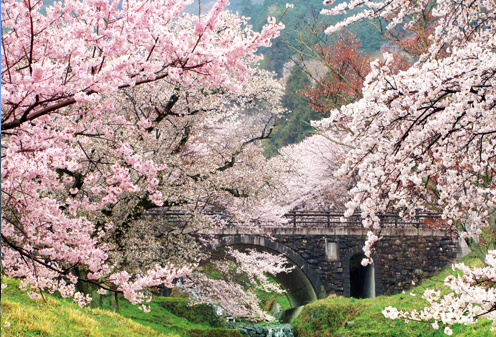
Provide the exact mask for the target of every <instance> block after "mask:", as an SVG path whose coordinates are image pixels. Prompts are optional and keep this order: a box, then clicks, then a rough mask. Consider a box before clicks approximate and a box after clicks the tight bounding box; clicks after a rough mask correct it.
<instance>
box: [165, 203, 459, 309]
mask: <svg viewBox="0 0 496 337" xmlns="http://www.w3.org/2000/svg"><path fill="white" fill-rule="evenodd" d="M181 214H184V213H182V212H168V211H166V212H161V215H162V216H165V217H167V218H168V219H170V221H171V222H181V221H183V220H181ZM157 215H158V213H157ZM218 216H219V214H217V215H213V217H218ZM342 216H343V213H341V212H334V213H333V212H315V211H312V212H308V211H303V212H291V213H289V214H287V215H286V217H287V218H288V223H287V224H286V225H285V226H271V225H270V224H269V225H267V224H266V225H264V226H263V227H264V228H262V230H261V232H262V233H263V234H253V232H252V231H251V232H250V231H249V230H248V229H245V228H243V227H237V226H232V227H231V228H226V229H223V230H218V231H216V232H215V236H216V238H217V242H218V244H217V245H216V246H215V247H210V248H211V249H214V250H215V249H222V248H223V247H235V248H240V249H245V248H252V249H257V250H262V251H269V252H273V253H278V254H283V255H284V256H286V258H287V259H288V261H289V263H290V264H291V265H293V266H294V267H295V268H294V269H293V271H292V272H291V273H290V274H281V275H277V276H276V277H275V279H276V281H277V282H279V284H280V285H281V286H282V287H283V288H284V289H285V290H286V292H287V297H288V300H289V302H290V304H291V306H292V307H293V308H297V307H299V306H301V305H304V304H306V303H309V302H311V301H313V300H316V299H320V298H324V297H326V296H328V295H330V294H336V295H341V296H345V297H355V298H373V297H375V296H379V295H391V294H395V293H399V292H401V291H403V290H407V289H409V288H410V287H411V286H412V281H415V282H418V281H419V280H420V279H422V278H423V277H429V276H432V275H434V274H436V273H438V272H439V271H440V270H441V269H443V268H444V267H446V266H447V265H449V264H451V263H452V262H454V261H455V259H457V258H461V257H463V256H464V255H466V254H467V253H468V248H467V246H466V244H465V243H464V241H463V240H460V239H458V238H457V236H456V235H453V233H449V232H447V231H444V230H439V229H434V228H433V227H435V225H436V219H437V218H438V217H439V215H436V214H433V213H430V214H418V215H417V216H415V217H413V218H412V219H410V220H403V219H401V218H399V217H398V215H397V214H382V215H380V218H381V225H382V229H381V230H380V232H379V233H376V234H377V235H379V236H380V237H382V239H381V240H379V241H378V242H377V243H376V245H375V252H374V255H373V259H374V263H373V264H371V265H369V266H366V267H364V266H362V265H361V261H362V259H363V258H364V254H363V249H362V247H363V246H364V243H365V240H366V238H367V232H368V230H367V229H365V228H363V227H362V225H361V219H360V216H359V215H357V214H355V215H353V216H352V217H350V218H346V221H343V218H342Z"/></svg>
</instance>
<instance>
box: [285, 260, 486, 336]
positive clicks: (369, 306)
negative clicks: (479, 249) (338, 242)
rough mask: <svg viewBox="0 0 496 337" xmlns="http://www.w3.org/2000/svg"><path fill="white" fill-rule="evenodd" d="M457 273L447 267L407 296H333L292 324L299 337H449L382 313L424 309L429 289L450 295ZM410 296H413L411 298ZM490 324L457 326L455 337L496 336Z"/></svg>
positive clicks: (478, 263) (473, 262) (315, 304)
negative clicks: (448, 281) (446, 282)
mask: <svg viewBox="0 0 496 337" xmlns="http://www.w3.org/2000/svg"><path fill="white" fill-rule="evenodd" d="M462 262H464V263H465V264H467V265H469V266H472V267H474V266H478V267H480V266H482V262H481V261H480V260H479V259H477V258H476V257H475V255H473V254H470V255H469V256H467V257H465V258H464V259H463V260H462ZM453 274H456V273H455V272H453V270H452V269H451V268H450V267H448V268H446V269H445V270H444V271H443V272H441V273H440V274H438V275H436V276H434V277H432V278H430V279H426V280H424V282H422V284H421V285H420V286H418V287H415V288H412V289H411V290H410V291H409V292H408V293H406V294H397V295H394V296H379V297H377V298H374V299H354V298H344V297H336V296H330V297H328V298H326V299H323V300H319V301H316V302H313V303H312V304H309V305H307V306H306V307H305V308H304V309H303V311H302V313H301V314H300V315H299V316H298V317H297V318H296V319H295V321H294V322H293V325H294V328H295V330H296V332H297V333H298V336H299V337H321V336H324V337H325V336H338V335H340V336H346V337H351V336H353V337H365V336H381V337H414V336H418V337H420V336H423V337H427V336H431V337H441V336H446V335H445V334H444V333H443V330H444V328H440V329H439V330H434V329H433V328H432V326H431V325H430V324H427V323H420V322H409V323H405V322H404V321H403V320H391V319H387V318H385V317H384V316H383V315H382V311H383V310H384V309H385V308H386V307H388V306H393V307H396V308H398V309H399V310H403V311H411V310H413V309H417V310H419V309H422V308H423V307H425V306H426V305H427V301H426V300H424V299H423V298H422V294H423V292H424V290H425V289H426V288H437V289H440V290H441V291H442V292H443V293H447V292H449V289H448V288H447V287H446V286H444V282H443V281H444V279H445V278H446V277H447V276H448V275H453ZM410 293H412V294H414V295H415V296H412V295H411V294H410ZM347 321H353V322H354V325H353V326H352V327H346V326H345V324H346V322H347ZM490 328H491V322H490V321H488V320H486V319H482V320H480V321H479V322H478V323H477V324H474V325H470V326H464V325H459V324H458V325H454V326H453V327H452V329H453V335H454V336H466V337H468V336H494V333H492V332H491V331H490Z"/></svg>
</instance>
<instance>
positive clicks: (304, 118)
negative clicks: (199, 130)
mask: <svg viewBox="0 0 496 337" xmlns="http://www.w3.org/2000/svg"><path fill="white" fill-rule="evenodd" d="M341 2H343V0H339V1H336V3H341ZM286 3H287V1H286V0H265V1H253V0H238V1H236V0H234V1H233V3H232V4H231V5H230V6H229V8H230V9H231V10H238V11H239V13H240V14H242V15H244V16H247V17H250V18H251V19H250V21H249V23H250V24H252V25H253V26H254V29H255V30H259V29H261V27H262V26H263V25H264V24H265V23H267V17H268V16H274V17H276V18H280V17H281V15H282V14H283V13H284V11H286ZM293 5H294V7H293V8H290V9H289V10H288V11H287V12H286V14H285V15H284V17H283V18H282V22H283V23H284V25H285V26H286V28H285V29H284V31H283V32H282V33H281V36H279V37H278V38H276V39H275V40H274V41H273V43H272V46H271V47H270V48H261V50H260V52H261V53H262V54H263V55H264V59H263V61H262V62H261V67H263V68H265V69H267V70H271V71H275V72H276V73H277V74H278V76H279V77H281V76H282V74H283V70H284V65H285V64H286V65H287V64H288V62H289V61H291V59H292V58H293V57H294V56H295V54H296V53H297V52H296V51H295V49H301V48H302V42H304V43H309V44H311V43H312V42H313V43H315V42H316V41H317V40H320V41H321V43H323V44H324V45H325V44H330V43H333V39H335V38H336V36H335V35H334V34H333V35H330V36H326V35H325V34H323V33H322V32H321V33H320V34H319V35H318V36H313V37H312V36H311V34H310V33H309V29H312V30H315V28H316V27H319V26H322V27H327V26H329V25H330V24H335V23H337V22H339V21H340V20H342V19H343V18H344V15H338V16H325V15H321V14H319V13H320V11H321V10H322V9H323V8H325V6H324V5H323V4H322V1H320V0H309V1H294V2H293ZM352 14H355V13H354V11H351V12H350V14H348V15H352ZM350 32H352V33H355V34H356V36H357V38H359V39H360V43H361V50H362V52H363V53H365V54H371V55H372V54H376V53H377V52H378V51H379V50H380V48H381V45H383V44H384V43H386V40H385V39H384V38H383V37H382V36H381V35H380V34H379V32H378V31H377V30H376V29H375V28H374V27H373V25H372V23H371V22H369V21H363V22H359V23H358V24H356V25H353V26H352V27H351V29H350ZM302 40H303V41H302ZM303 48H304V47H303ZM297 68H298V66H295V67H293V68H292V69H291V73H290V76H289V78H288V81H287V82H286V90H285V96H284V97H283V102H282V103H283V106H284V107H285V108H286V109H288V114H287V115H285V116H283V117H281V118H280V119H279V120H277V121H276V127H275V128H274V130H273V132H272V135H271V139H270V140H269V141H267V142H266V148H265V155H266V156H269V157H271V156H274V155H276V154H277V153H278V152H277V151H278V149H280V148H281V147H282V146H285V145H288V144H293V143H297V142H299V141H301V140H303V139H304V138H305V137H307V136H308V135H310V133H311V127H310V125H309V122H310V121H311V120H315V119H319V118H320V115H319V114H318V113H317V112H315V111H312V109H311V108H310V107H309V106H308V105H307V102H306V99H304V98H303V97H301V96H299V94H298V93H297V91H298V90H302V89H304V85H310V84H311V81H310V79H309V77H308V76H307V75H306V74H305V72H304V71H302V70H301V69H297Z"/></svg>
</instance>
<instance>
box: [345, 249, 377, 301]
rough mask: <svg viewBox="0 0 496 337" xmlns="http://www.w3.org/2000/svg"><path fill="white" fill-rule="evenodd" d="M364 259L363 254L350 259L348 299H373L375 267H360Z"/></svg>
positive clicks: (372, 265) (370, 265) (371, 265)
mask: <svg viewBox="0 0 496 337" xmlns="http://www.w3.org/2000/svg"><path fill="white" fill-rule="evenodd" d="M364 258H365V255H364V254H363V253H359V254H355V255H353V256H352V257H351V258H350V262H349V270H350V297H354V298H375V265H374V263H372V264H369V265H367V266H363V265H362V261H363V259H364Z"/></svg>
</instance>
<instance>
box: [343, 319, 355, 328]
mask: <svg viewBox="0 0 496 337" xmlns="http://www.w3.org/2000/svg"><path fill="white" fill-rule="evenodd" d="M354 325H355V322H353V321H348V322H346V324H345V327H347V328H352V327H353V326H354Z"/></svg>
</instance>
